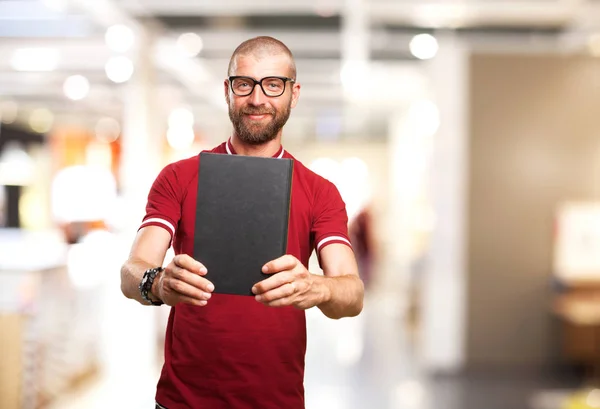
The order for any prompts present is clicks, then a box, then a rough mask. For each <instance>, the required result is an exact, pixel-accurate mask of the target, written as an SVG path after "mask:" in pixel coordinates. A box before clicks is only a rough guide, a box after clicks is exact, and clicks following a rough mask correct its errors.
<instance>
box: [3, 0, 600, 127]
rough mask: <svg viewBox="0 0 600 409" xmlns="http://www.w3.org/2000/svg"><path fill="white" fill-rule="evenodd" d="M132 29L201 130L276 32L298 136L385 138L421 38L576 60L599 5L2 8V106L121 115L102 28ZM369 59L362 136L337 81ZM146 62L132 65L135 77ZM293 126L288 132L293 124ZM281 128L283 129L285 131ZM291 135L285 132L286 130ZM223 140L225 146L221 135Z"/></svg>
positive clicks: (108, 2)
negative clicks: (191, 37)
mask: <svg viewBox="0 0 600 409" xmlns="http://www.w3.org/2000/svg"><path fill="white" fill-rule="evenodd" d="M116 23H121V24H126V25H128V26H130V27H131V28H133V29H134V30H135V31H136V32H137V33H138V34H141V33H146V34H148V33H149V35H150V36H151V37H152V38H154V42H153V44H154V45H153V47H152V52H151V53H150V57H149V58H150V61H152V62H153V63H154V65H155V66H156V68H157V75H156V87H157V94H158V97H157V102H158V103H159V104H160V109H162V110H163V111H164V112H168V110H169V109H170V108H172V107H173V106H175V105H177V104H178V103H185V104H187V105H189V106H191V107H192V108H193V110H194V114H195V117H196V123H198V124H199V126H201V127H204V128H205V130H213V131H214V130H218V129H221V128H219V127H220V126H228V125H227V124H228V119H227V114H226V111H225V108H226V107H225V105H224V102H223V97H222V92H223V91H222V81H223V78H224V77H225V70H226V67H227V62H228V58H229V55H230V54H231V52H232V51H233V49H234V48H235V47H236V46H237V45H238V44H239V43H240V42H242V41H243V40H245V39H247V38H250V37H252V36H256V35H264V34H267V35H272V36H274V37H277V38H279V39H281V40H282V41H284V42H285V43H286V44H287V45H288V46H289V47H290V48H291V49H292V51H293V52H294V54H295V56H296V59H297V66H298V79H299V81H300V82H301V83H302V85H303V88H302V96H301V103H300V104H299V106H298V108H297V109H296V110H295V111H294V113H293V115H292V117H293V121H294V122H293V123H294V128H295V130H296V132H295V133H294V132H291V133H292V134H295V135H296V136H297V137H299V138H300V137H302V136H303V135H307V136H308V137H310V134H311V133H314V129H315V127H316V126H317V124H318V123H320V122H322V121H327V119H328V118H329V119H331V118H336V117H338V118H342V122H341V123H340V124H339V126H341V129H342V130H345V131H344V133H346V134H348V135H352V134H360V135H365V134H384V133H385V132H386V131H385V126H386V117H387V116H388V115H389V113H390V112H392V109H395V108H396V107H397V105H398V104H402V103H404V102H405V101H408V100H410V99H411V98H412V97H414V95H415V94H417V93H418V92H419V90H420V89H422V88H423V84H422V83H423V81H425V80H424V79H423V74H422V69H421V67H422V64H423V62H422V61H420V60H417V59H415V58H413V57H412V56H411V54H410V51H409V42H410V40H411V38H412V37H413V36H414V35H415V34H417V33H420V32H429V33H433V34H437V35H441V36H443V35H447V34H448V33H452V35H454V36H457V37H459V38H460V39H461V40H463V41H464V42H465V43H466V44H467V45H468V46H469V47H471V48H473V49H477V50H484V51H519V52H539V51H559V52H560V51H563V52H573V51H576V52H579V51H583V50H585V46H586V44H587V42H588V40H589V38H590V36H591V35H593V34H595V33H597V32H598V30H599V29H600V3H599V2H597V1H592V0H523V1H509V0H463V1H452V0H438V1H424V0H396V1H394V0H254V1H247V0H168V1H165V0H0V101H2V100H14V101H16V102H17V103H18V104H19V106H20V107H21V113H22V115H23V118H26V115H27V113H28V111H29V110H31V109H33V108H37V107H46V108H49V109H50V110H51V111H53V112H54V113H55V115H56V120H57V121H58V122H62V123H79V124H83V125H85V126H90V127H93V124H94V123H95V121H97V120H98V118H100V117H101V116H104V115H109V116H113V117H116V118H120V117H121V114H122V111H123V101H124V98H125V96H126V93H127V89H128V86H129V85H127V84H125V85H123V84H121V85H118V84H114V83H112V82H111V81H110V80H109V79H108V78H107V77H106V74H105V72H104V65H105V63H106V61H107V60H108V59H109V58H110V57H111V55H114V54H115V53H114V52H112V51H111V50H110V49H109V48H108V47H107V46H106V44H105V41H104V33H105V30H106V28H107V27H109V26H111V25H113V24H116ZM185 32H195V33H197V34H199V35H200V36H201V38H202V40H203V44H204V47H203V49H202V52H201V53H200V55H199V56H198V57H195V58H192V59H190V58H187V57H184V56H183V55H181V54H180V53H178V52H177V49H176V46H175V43H176V40H177V38H178V36H179V35H180V34H182V33H185ZM23 47H52V48H56V49H58V50H59V54H60V59H59V62H58V65H57V67H56V69H55V70H54V71H52V72H43V73H33V72H19V71H15V70H14V69H13V68H12V67H11V64H10V58H11V56H12V55H13V52H14V51H15V50H17V49H19V48H23ZM353 58H366V59H368V60H369V62H370V64H371V65H370V67H371V68H370V73H371V75H370V78H373V79H372V80H371V83H369V84H371V85H370V86H371V87H373V88H374V89H377V90H378V93H377V95H376V96H373V97H372V98H370V99H365V100H363V101H362V102H363V103H362V104H359V105H358V107H359V109H358V110H354V111H352V112H353V115H356V112H361V114H362V115H363V118H362V119H364V121H359V122H360V123H362V124H363V125H362V126H364V128H361V127H360V126H359V125H357V123H356V122H352V123H351V124H350V123H347V122H345V121H344V120H343V118H344V116H343V108H344V107H345V106H347V104H348V101H347V99H346V98H345V93H344V89H343V87H342V83H341V81H340V70H341V68H342V66H343V62H344V61H348V60H350V59H353ZM141 67H142V66H138V67H136V69H137V70H138V71H139V70H140V69H143V68H141ZM73 74H81V75H84V76H86V77H87V78H88V79H89V80H90V83H91V91H90V94H89V95H88V96H87V97H86V98H85V99H84V100H82V101H76V102H74V101H70V100H68V99H67V98H66V97H65V96H64V94H63V91H62V85H63V82H64V80H65V78H66V77H68V76H69V75H73ZM286 129H287V128H286ZM286 132H288V131H287V130H286ZM286 134H287V133H286ZM218 139H222V136H219V138H218Z"/></svg>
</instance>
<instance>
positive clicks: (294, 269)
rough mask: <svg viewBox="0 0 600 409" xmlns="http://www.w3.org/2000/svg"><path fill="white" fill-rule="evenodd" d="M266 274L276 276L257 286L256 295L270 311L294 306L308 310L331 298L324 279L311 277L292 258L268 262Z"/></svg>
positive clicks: (263, 270) (298, 262) (253, 289)
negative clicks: (273, 308)
mask: <svg viewBox="0 0 600 409" xmlns="http://www.w3.org/2000/svg"><path fill="white" fill-rule="evenodd" d="M262 272H263V273H265V274H273V276H271V277H269V278H267V279H265V280H263V281H261V282H259V283H256V284H255V285H254V287H252V292H253V293H254V294H256V300H257V301H259V302H261V303H263V304H265V305H268V306H270V307H283V306H287V305H293V306H295V307H297V308H300V309H303V310H305V309H308V308H312V307H314V306H316V305H319V304H321V303H323V302H326V301H327V300H328V299H329V297H330V292H329V289H328V287H327V286H326V285H325V282H324V280H323V277H320V276H317V275H315V274H311V273H310V272H309V271H308V270H307V269H306V267H304V265H303V264H302V263H301V262H300V261H299V260H298V259H297V258H296V257H294V256H291V255H289V254H287V255H285V256H282V257H280V258H278V259H275V260H272V261H270V262H268V263H267V264H265V265H264V266H263V269H262ZM275 273H277V274H275Z"/></svg>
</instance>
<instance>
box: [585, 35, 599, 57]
mask: <svg viewBox="0 0 600 409" xmlns="http://www.w3.org/2000/svg"><path fill="white" fill-rule="evenodd" d="M588 49H589V51H590V54H592V55H593V56H594V57H600V34H594V35H591V36H590V38H589V40H588Z"/></svg>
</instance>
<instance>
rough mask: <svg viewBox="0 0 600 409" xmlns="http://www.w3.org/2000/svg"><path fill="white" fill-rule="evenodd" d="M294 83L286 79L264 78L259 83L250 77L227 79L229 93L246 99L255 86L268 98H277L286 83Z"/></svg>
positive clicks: (283, 90)
mask: <svg viewBox="0 0 600 409" xmlns="http://www.w3.org/2000/svg"><path fill="white" fill-rule="evenodd" d="M288 81H289V82H291V83H292V84H293V83H294V82H295V80H293V79H292V78H288V77H264V78H263V79H261V80H260V81H257V80H255V79H254V78H251V77H241V76H237V75H235V76H231V77H229V85H230V86H231V91H233V93H234V94H235V95H237V96H238V97H247V96H248V95H250V94H252V92H253V91H254V88H256V84H258V85H260V88H261V89H262V91H263V93H264V94H265V95H266V96H268V97H279V96H281V95H282V94H283V93H284V92H285V84H286V82H288Z"/></svg>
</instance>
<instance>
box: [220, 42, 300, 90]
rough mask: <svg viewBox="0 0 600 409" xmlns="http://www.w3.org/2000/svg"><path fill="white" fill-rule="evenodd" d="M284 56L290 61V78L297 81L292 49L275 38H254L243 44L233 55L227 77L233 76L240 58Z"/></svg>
mask: <svg viewBox="0 0 600 409" xmlns="http://www.w3.org/2000/svg"><path fill="white" fill-rule="evenodd" d="M279 54H284V55H286V56H287V57H288V58H289V59H290V78H292V79H294V80H295V79H296V63H295V61H294V56H293V55H292V52H291V51H290V49H289V48H288V47H287V46H286V45H285V44H284V43H282V42H281V41H279V40H277V39H276V38H273V37H268V36H260V37H254V38H251V39H249V40H246V41H244V42H243V43H241V44H240V45H239V46H238V47H237V48H236V49H235V51H234V52H233V54H232V55H231V59H230V60H229V67H228V68H227V75H228V76H229V75H233V72H234V71H235V68H236V59H237V57H238V56H254V57H257V58H260V57H262V56H273V55H279Z"/></svg>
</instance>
